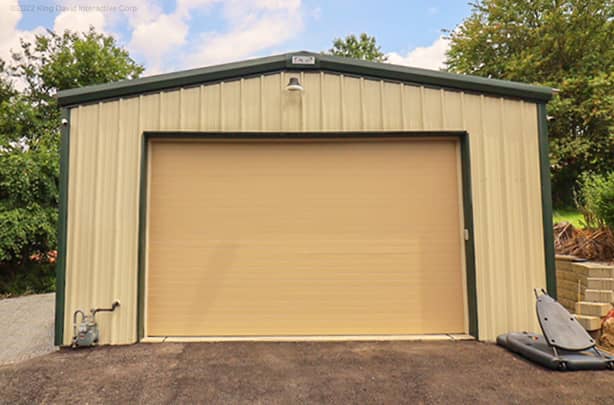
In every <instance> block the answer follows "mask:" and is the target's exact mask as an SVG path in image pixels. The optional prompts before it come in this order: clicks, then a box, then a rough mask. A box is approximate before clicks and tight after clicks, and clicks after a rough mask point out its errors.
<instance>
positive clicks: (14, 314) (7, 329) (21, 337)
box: [0, 293, 56, 401]
mask: <svg viewBox="0 0 614 405" xmlns="http://www.w3.org/2000/svg"><path fill="white" fill-rule="evenodd" d="M54 313H55V294H53V293H52V294H38V295H27V296H24V297H17V298H7V299H2V300H0V365H2V364H8V363H15V362H19V361H22V360H26V359H29V358H32V357H36V356H41V355H43V354H47V353H50V352H53V351H55V350H56V348H55V346H54V345H53V322H54V319H53V318H54ZM0 389H1V388H0ZM0 401H2V399H1V398H0Z"/></svg>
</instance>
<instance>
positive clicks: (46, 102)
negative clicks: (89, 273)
mask: <svg viewBox="0 0 614 405" xmlns="http://www.w3.org/2000/svg"><path fill="white" fill-rule="evenodd" d="M0 68H1V69H2V70H1V75H0V276H1V277H0V293H2V292H3V291H2V289H6V288H7V287H6V285H7V279H12V280H15V279H16V278H18V277H19V275H20V273H23V272H25V271H27V269H29V268H31V267H32V266H33V265H36V264H39V263H41V262H42V263H45V262H48V261H49V257H48V254H49V253H50V252H51V251H53V250H54V249H56V243H57V241H56V229H57V221H58V199H59V196H58V186H59V142H60V113H59V109H58V105H57V101H56V99H55V97H54V96H55V94H56V93H57V92H58V91H60V90H65V89H69V88H74V87H81V86H87V85H91V84H100V83H105V82H109V81H116V80H120V79H131V78H135V77H138V76H139V75H140V74H141V73H142V71H143V67H142V66H140V65H138V64H137V63H136V62H135V61H134V60H132V59H131V58H130V56H129V55H128V52H127V51H126V50H124V49H122V48H121V47H119V46H118V45H117V44H116V42H115V40H114V39H113V38H112V37H110V36H106V35H103V34H100V33H97V32H95V31H94V29H93V28H90V30H89V31H88V32H85V33H76V32H70V31H66V32H64V33H62V34H56V33H54V32H51V31H48V32H47V33H46V34H42V35H37V36H36V37H35V39H34V41H33V42H31V43H30V42H25V41H22V42H21V49H19V50H18V51H17V52H13V53H12V57H11V58H10V60H8V61H4V60H0ZM16 87H19V88H22V90H21V91H16V90H15V88H16ZM37 274H38V273H37ZM8 282H9V283H10V280H9V281H8ZM3 285H4V287H3Z"/></svg>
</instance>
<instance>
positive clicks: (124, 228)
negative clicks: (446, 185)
mask: <svg viewBox="0 0 614 405" xmlns="http://www.w3.org/2000/svg"><path fill="white" fill-rule="evenodd" d="M295 75H298V76H299V77H300V79H301V83H302V84H303V86H304V88H305V91H304V92H287V91H285V86H286V84H287V82H288V80H289V78H290V77H292V76H295ZM160 129H163V130H173V131H180V130H184V131H194V130H202V131H229V132H236V131H241V130H243V131H264V132H267V131H356V130H358V131H360V130H365V131H367V130H369V131H373V130H375V131H378V130H381V131H385V130H461V129H465V130H467V131H468V132H469V140H470V149H471V157H472V168H471V172H472V173H471V174H472V182H473V204H474V227H475V247H476V258H475V260H476V277H477V291H478V319H479V329H480V338H481V339H486V340H493V339H494V338H495V337H496V336H497V334H499V333H503V332H506V331H509V330H526V329H529V330H530V329H533V330H537V328H538V325H537V322H536V320H535V316H534V305H533V298H532V296H531V289H532V288H534V287H544V286H545V269H544V253H543V249H542V246H543V243H542V238H543V230H542V221H541V188H540V183H539V145H538V134H537V131H538V127H537V109H536V105H535V104H533V103H529V102H523V101H517V100H508V99H502V98H496V97H485V96H482V95H476V94H470V93H461V92H454V91H447V90H441V89H432V88H425V87H420V86H414V85H408V84H405V85H402V84H399V83H390V82H383V81H378V80H371V79H364V78H357V77H352V76H341V75H335V74H329V73H311V72H310V73H297V72H286V73H281V74H271V75H264V76H257V77H249V78H245V79H242V80H235V81H231V82H225V83H218V84H212V85H206V86H199V87H193V88H186V89H182V90H173V91H166V92H161V93H152V94H146V95H142V96H139V97H133V98H128V99H121V100H116V101H109V102H104V103H99V104H91V105H86V106H79V107H77V108H73V109H72V110H71V138H70V148H71V153H70V169H69V170H70V174H69V207H68V209H69V213H68V256H67V270H66V271H67V274H66V319H65V330H64V342H65V343H66V344H68V343H69V342H70V338H71V336H72V313H73V311H74V310H75V309H77V308H84V309H89V308H91V307H93V306H107V305H109V304H110V303H111V301H112V300H113V299H116V298H117V299H120V300H121V302H122V307H121V308H120V309H119V311H118V312H117V313H115V314H112V315H109V314H101V315H100V323H101V330H102V336H101V341H102V343H130V342H134V341H135V340H136V319H137V305H136V299H137V286H138V282H137V259H138V207H139V201H138V189H139V184H138V182H139V175H140V174H139V170H140V159H141V150H140V147H141V136H142V132H143V131H145V130H160Z"/></svg>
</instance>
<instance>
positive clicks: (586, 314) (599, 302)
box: [556, 256, 614, 331]
mask: <svg viewBox="0 0 614 405" xmlns="http://www.w3.org/2000/svg"><path fill="white" fill-rule="evenodd" d="M556 275H557V296H558V301H559V302H560V303H561V304H562V305H563V306H564V307H565V308H566V309H567V310H569V311H570V312H572V313H575V314H576V318H577V319H578V321H579V322H580V323H581V324H582V325H583V326H584V327H585V328H586V329H587V330H589V331H594V330H598V329H600V327H601V320H602V317H603V316H605V315H606V314H607V313H608V311H609V310H610V309H611V308H612V303H613V299H612V298H613V297H614V265H607V264H603V263H595V262H587V261H578V259H576V258H575V257H572V256H557V257H556Z"/></svg>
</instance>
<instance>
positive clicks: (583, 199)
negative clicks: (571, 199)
mask: <svg viewBox="0 0 614 405" xmlns="http://www.w3.org/2000/svg"><path fill="white" fill-rule="evenodd" d="M579 186H580V192H579V193H578V195H577V197H576V200H577V204H578V208H579V209H580V212H582V214H583V215H584V219H585V221H586V224H587V226H589V227H592V228H596V227H600V226H608V227H610V228H611V229H614V172H610V173H608V174H606V175H598V174H591V173H584V174H582V175H581V176H580V181H579Z"/></svg>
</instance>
